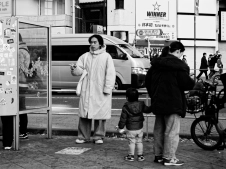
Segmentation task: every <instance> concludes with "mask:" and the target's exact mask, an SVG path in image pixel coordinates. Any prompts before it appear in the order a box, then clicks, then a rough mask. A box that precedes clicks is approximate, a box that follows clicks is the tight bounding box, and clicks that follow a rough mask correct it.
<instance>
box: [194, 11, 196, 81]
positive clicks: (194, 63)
mask: <svg viewBox="0 0 226 169" xmlns="http://www.w3.org/2000/svg"><path fill="white" fill-rule="evenodd" d="M194 80H195V81H196V14H195V15H194Z"/></svg>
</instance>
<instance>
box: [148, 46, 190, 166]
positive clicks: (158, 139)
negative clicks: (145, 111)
mask: <svg viewBox="0 0 226 169" xmlns="http://www.w3.org/2000/svg"><path fill="white" fill-rule="evenodd" d="M165 48H168V51H169V52H168V54H167V55H166V56H160V57H159V58H156V59H154V60H153V61H152V66H151V68H150V69H149V71H148V73H147V75H146V79H145V83H146V88H147V91H148V94H149V96H150V97H151V107H152V112H153V113H154V114H155V116H156V119H155V125H154V132H153V133H154V154H155V160H154V162H156V163H162V162H163V164H164V165H166V166H169V165H174V166H180V165H183V164H184V162H182V161H179V160H178V159H177V158H176V156H175V153H176V150H177V147H178V144H179V131H180V117H182V118H183V117H185V115H186V99H185V94H184V91H186V90H191V89H192V88H193V87H194V81H193V80H192V79H191V78H190V76H189V71H190V70H189V67H188V65H187V64H185V63H184V62H183V61H182V60H180V59H179V58H180V57H181V56H182V55H183V52H184V50H185V48H184V46H183V44H182V43H180V42H172V43H171V44H170V46H168V47H165Z"/></svg>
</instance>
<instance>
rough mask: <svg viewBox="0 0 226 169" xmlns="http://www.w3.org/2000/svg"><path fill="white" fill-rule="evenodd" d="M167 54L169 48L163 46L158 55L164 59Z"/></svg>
mask: <svg viewBox="0 0 226 169" xmlns="http://www.w3.org/2000/svg"><path fill="white" fill-rule="evenodd" d="M168 53H169V46H165V47H164V48H163V49H162V53H161V55H160V57H166V56H167V55H168Z"/></svg>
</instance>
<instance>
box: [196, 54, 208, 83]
mask: <svg viewBox="0 0 226 169" xmlns="http://www.w3.org/2000/svg"><path fill="white" fill-rule="evenodd" d="M199 71H200V73H199V75H198V76H197V77H196V78H197V79H199V78H200V77H201V76H202V74H203V73H204V74H205V76H206V80H207V79H208V75H207V71H208V62H207V59H206V53H203V56H202V59H201V65H200V69H199Z"/></svg>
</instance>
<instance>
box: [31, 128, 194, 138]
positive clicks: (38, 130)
mask: <svg viewBox="0 0 226 169" xmlns="http://www.w3.org/2000/svg"><path fill="white" fill-rule="evenodd" d="M27 131H28V133H31V134H47V129H46V128H33V127H30V128H28V129H27ZM92 134H93V132H92ZM52 135H59V136H77V135H78V130H76V129H63V128H53V129H52ZM115 136H117V137H122V134H120V133H118V132H116V131H115V130H109V131H107V132H106V137H115ZM179 136H180V138H187V139H191V135H190V134H184V133H180V134H179ZM144 137H147V134H146V133H145V132H144ZM148 137H153V133H152V132H150V133H148Z"/></svg>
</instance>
